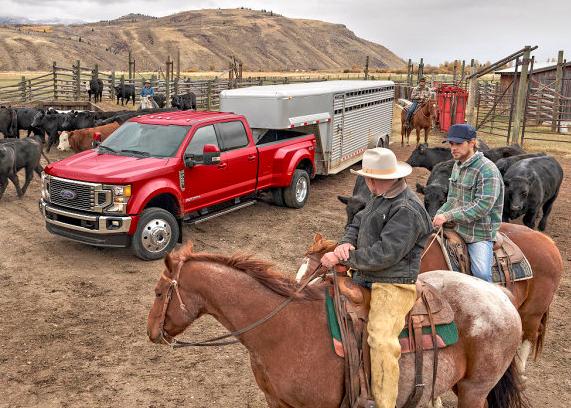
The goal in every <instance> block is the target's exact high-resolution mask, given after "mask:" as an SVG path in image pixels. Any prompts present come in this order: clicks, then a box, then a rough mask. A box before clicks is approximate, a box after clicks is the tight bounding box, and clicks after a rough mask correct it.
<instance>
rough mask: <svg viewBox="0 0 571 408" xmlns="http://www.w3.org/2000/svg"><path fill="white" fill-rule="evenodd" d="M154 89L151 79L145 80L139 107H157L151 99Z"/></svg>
mask: <svg viewBox="0 0 571 408" xmlns="http://www.w3.org/2000/svg"><path fill="white" fill-rule="evenodd" d="M154 96H155V90H154V89H153V87H152V86H151V81H149V80H146V81H145V86H144V87H143V89H141V109H152V108H155V109H156V108H158V105H157V103H156V102H155V100H154V99H153V97H154Z"/></svg>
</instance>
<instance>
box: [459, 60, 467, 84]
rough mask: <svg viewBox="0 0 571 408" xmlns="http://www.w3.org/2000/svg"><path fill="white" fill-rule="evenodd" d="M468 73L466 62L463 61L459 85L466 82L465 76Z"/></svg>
mask: <svg viewBox="0 0 571 408" xmlns="http://www.w3.org/2000/svg"><path fill="white" fill-rule="evenodd" d="M465 72H466V60H462V69H461V71H460V81H458V85H459V84H460V82H464V74H465Z"/></svg>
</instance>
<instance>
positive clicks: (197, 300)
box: [147, 245, 525, 408]
mask: <svg viewBox="0 0 571 408" xmlns="http://www.w3.org/2000/svg"><path fill="white" fill-rule="evenodd" d="M165 261H166V270H165V271H164V272H163V275H161V278H160V279H159V281H158V283H157V285H156V287H155V302H154V304H153V306H152V308H151V310H150V312H149V317H148V322H147V332H148V335H149V338H150V339H151V340H152V341H153V342H155V343H160V344H172V343H173V342H174V341H175V340H174V336H176V335H178V334H180V333H182V332H183V331H184V330H185V329H186V328H187V327H188V326H190V325H191V324H192V323H193V322H194V320H196V319H197V318H198V317H200V316H201V315H203V314H210V315H212V316H214V317H215V318H216V319H217V320H218V321H219V322H220V323H221V324H222V325H224V326H225V327H226V328H227V329H228V330H237V329H241V328H244V327H247V326H249V325H250V324H252V323H253V322H256V321H258V320H259V319H263V318H264V317H266V316H268V315H269V314H270V313H271V312H272V311H275V310H276V308H277V307H278V305H283V304H284V300H287V299H288V298H290V297H292V298H293V300H292V301H291V303H289V304H287V306H286V307H285V308H284V309H282V310H281V311H279V313H277V314H275V315H274V316H273V317H272V318H271V319H269V320H267V321H265V322H264V323H263V324H261V325H260V326H257V327H256V328H255V329H253V330H250V331H248V332H245V333H243V334H241V335H239V336H238V337H239V340H240V342H241V343H242V344H243V345H244V346H245V347H246V348H247V349H248V351H249V353H250V362H251V365H252V370H253V372H254V377H255V379H256V382H257V383H258V386H259V387H260V389H261V390H262V391H263V392H264V394H265V397H266V400H267V402H268V406H269V407H270V408H305V407H307V408H337V407H339V405H340V404H341V400H342V397H343V387H344V385H343V384H344V364H343V359H341V358H339V357H337V355H336V354H335V353H334V352H333V348H332V346H331V337H330V334H329V330H328V327H327V320H326V315H325V305H324V300H323V293H324V286H323V285H316V286H313V287H306V288H305V289H304V290H303V291H301V292H300V293H297V291H296V283H295V281H294V280H293V279H290V278H288V277H286V276H284V275H282V274H280V273H277V272H274V271H272V270H271V268H270V265H269V264H267V263H265V262H262V261H257V260H255V259H252V258H251V257H248V256H239V255H238V256H233V257H226V256H222V255H214V254H195V253H192V245H187V246H186V247H185V248H183V249H182V250H181V251H180V252H179V253H177V254H175V255H168V256H167V257H166V260H165ZM419 279H421V280H424V281H426V282H428V283H430V284H432V285H433V286H434V287H436V288H437V289H438V290H439V291H440V293H441V294H442V295H443V296H444V297H445V298H446V299H447V300H448V302H449V303H450V305H451V306H452V309H453V310H454V312H455V321H456V323H457V325H458V331H459V335H460V339H459V341H458V342H457V343H456V344H454V345H452V346H449V347H446V348H444V349H442V350H441V351H440V353H439V370H438V374H437V378H436V387H435V395H440V394H442V393H443V392H446V391H447V390H449V389H451V388H453V389H454V392H456V394H457V395H458V407H460V408H484V407H485V406H486V403H487V404H488V408H499V407H502V408H518V407H523V406H525V404H524V403H523V402H522V398H521V394H520V387H519V386H518V382H517V369H516V368H515V364H514V361H515V354H516V350H517V347H518V345H519V344H520V341H519V339H520V337H521V321H520V318H519V316H518V314H517V311H516V309H515V308H514V306H513V305H512V303H511V301H510V299H509V298H508V295H507V294H506V293H507V292H506V291H505V290H503V289H501V288H499V287H497V286H494V285H490V284H487V283H485V282H483V281H481V280H478V279H476V278H473V277H471V276H467V275H463V274H459V273H450V272H447V271H433V272H428V273H426V274H423V275H421V277H420V278H419ZM173 292H174V295H173ZM400 367H401V371H400V372H401V377H400V382H399V399H398V403H397V405H398V406H399V407H402V405H403V403H404V401H405V400H406V398H407V396H408V395H409V394H410V392H411V391H412V388H413V387H414V375H415V370H414V354H412V353H411V354H405V355H403V356H402V357H401V359H400ZM431 368H432V353H426V356H425V358H424V374H425V375H424V383H425V384H431V383H432V378H431V377H432V370H431ZM190 374H191V373H189V375H190ZM429 399H430V392H425V393H423V398H422V400H421V401H420V403H419V406H424V405H425V404H426V403H427V402H428V400H429ZM213 404H215V401H213Z"/></svg>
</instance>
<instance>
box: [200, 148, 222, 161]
mask: <svg viewBox="0 0 571 408" xmlns="http://www.w3.org/2000/svg"><path fill="white" fill-rule="evenodd" d="M202 162H203V163H204V164H214V163H220V149H219V148H218V146H216V145H213V144H205V145H204V147H203V148H202Z"/></svg>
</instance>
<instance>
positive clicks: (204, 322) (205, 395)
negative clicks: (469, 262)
mask: <svg viewBox="0 0 571 408" xmlns="http://www.w3.org/2000/svg"><path fill="white" fill-rule="evenodd" d="M392 147H393V149H394V150H395V152H396V153H397V155H398V157H399V158H400V159H406V157H408V154H409V152H410V151H411V150H412V148H401V147H400V146H397V145H396V144H395V145H392ZM51 157H52V158H53V159H56V158H62V157H63V156H62V155H60V153H52V154H51ZM560 159H561V163H562V165H563V167H564V170H565V174H566V177H565V180H564V183H563V187H562V191H561V194H560V196H559V199H558V201H557V202H556V203H555V207H554V211H553V213H552V217H551V221H550V223H549V225H548V229H547V233H548V234H549V235H550V236H551V237H553V239H554V240H555V241H556V242H557V244H558V246H559V248H560V250H561V252H562V255H563V259H564V261H565V268H566V270H568V269H569V265H570V261H571V251H570V250H569V246H570V244H571V234H570V233H569V221H570V217H571V216H570V215H569V214H570V211H571V184H570V183H569V174H571V159H570V158H569V157H563V156H561V157H560ZM427 175H428V172H427V171H426V170H424V169H415V171H414V173H413V175H412V176H411V177H409V183H410V184H411V185H414V183H415V182H416V181H417V180H422V181H424V180H426V177H427ZM353 183H354V176H352V175H351V174H350V173H349V171H344V172H342V173H341V174H338V175H335V176H329V177H325V178H318V179H316V180H314V181H313V182H312V191H311V196H310V199H309V202H308V204H307V205H306V206H305V207H304V208H303V209H301V210H292V209H285V208H280V207H276V206H274V205H272V204H271V203H269V200H267V199H266V201H261V202H259V203H258V204H257V205H255V206H252V207H249V208H246V209H243V210H241V211H238V212H235V213H232V214H229V215H226V216H223V217H220V218H217V219H214V220H212V221H209V222H206V223H204V224H200V225H199V226H193V227H189V226H186V227H185V228H184V235H185V240H186V241H188V240H192V241H193V242H194V244H195V247H196V249H197V250H200V251H212V252H218V253H233V252H235V251H249V252H253V253H255V254H256V255H257V256H258V257H260V258H262V259H267V260H272V261H273V262H275V263H276V264H277V265H278V266H279V267H280V268H281V269H282V270H283V271H284V272H286V273H289V274H293V273H294V272H295V270H296V268H297V265H298V264H299V261H300V259H301V257H302V254H303V253H304V251H305V249H306V246H307V245H308V243H309V242H310V241H311V240H312V237H313V234H314V233H316V232H320V233H322V234H323V235H325V236H327V237H332V238H333V237H339V236H340V234H341V233H342V228H343V225H344V221H345V212H344V207H343V205H342V204H341V203H340V202H339V201H338V200H337V198H336V195H337V194H350V192H351V190H352V186H353ZM39 196H40V189H39V181H38V179H34V181H33V183H32V184H31V187H30V190H29V191H28V193H27V194H26V196H25V197H24V198H23V199H21V200H19V199H17V198H16V195H15V192H14V189H13V187H12V186H9V188H8V190H7V192H6V194H5V196H4V198H3V199H2V201H1V202H0V219H1V220H2V222H1V223H0V237H1V239H0V311H1V312H0V406H6V407H8V406H9V407H31V406H42V407H102V406H124V407H182V406H188V407H210V406H219V407H264V406H266V405H265V401H264V398H263V395H262V393H261V392H260V391H259V390H258V388H257V386H256V384H255V382H254V378H253V376H252V373H251V371H250V367H249V360H248V355H247V353H246V350H245V348H244V347H242V346H241V345H234V346H228V347H225V348H220V347H216V348H202V349H180V350H171V349H169V348H168V347H164V346H158V345H155V344H151V343H150V342H149V341H148V339H147V337H146V333H145V330H146V318H147V313H148V311H149V308H150V306H151V303H152V302H153V298H154V294H153V288H154V285H155V283H156V281H157V279H158V277H159V274H160V271H161V269H162V262H161V261H156V262H143V261H140V260H138V259H136V258H134V257H133V256H132V255H131V253H130V251H129V250H128V249H124V250H120V249H119V250H118V249H96V248H93V247H90V246H87V245H82V244H79V243H74V242H71V241H67V240H65V239H63V238H59V237H57V236H53V235H50V234H49V233H48V232H47V231H46V229H45V227H44V222H43V220H42V218H41V216H40V214H39V212H38V205H37V200H38V198H39ZM570 285H571V279H570V278H569V276H568V275H565V276H564V278H563V281H562V283H561V287H560V288H559V291H558V293H557V296H556V298H555V300H554V302H553V306H552V309H551V320H550V325H549V333H548V335H547V339H546V343H545V351H544V354H543V356H542V357H541V359H540V360H538V361H537V362H532V363H531V364H530V366H529V370H528V376H529V382H528V388H527V394H528V396H529V399H530V401H531V406H532V407H552V408H558V407H560V408H563V407H568V406H569V405H570V404H571V402H570V401H571V347H570V346H569V340H568V339H569V338H570V337H571V328H570V325H569V322H570V320H571V318H570V315H571V305H570V303H569V295H570V293H571V287H570ZM224 332H225V331H224V328H223V327H222V326H221V325H219V324H218V323H217V322H216V321H215V320H214V319H212V318H209V317H206V318H202V319H200V320H199V321H198V322H196V323H195V325H194V326H193V327H192V330H190V331H189V332H187V333H185V335H184V337H186V338H193V337H202V338H204V337H210V336H214V335H219V334H222V333H224ZM445 405H446V406H447V407H453V406H455V402H454V398H453V396H451V395H447V396H446V398H445Z"/></svg>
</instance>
